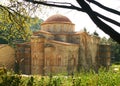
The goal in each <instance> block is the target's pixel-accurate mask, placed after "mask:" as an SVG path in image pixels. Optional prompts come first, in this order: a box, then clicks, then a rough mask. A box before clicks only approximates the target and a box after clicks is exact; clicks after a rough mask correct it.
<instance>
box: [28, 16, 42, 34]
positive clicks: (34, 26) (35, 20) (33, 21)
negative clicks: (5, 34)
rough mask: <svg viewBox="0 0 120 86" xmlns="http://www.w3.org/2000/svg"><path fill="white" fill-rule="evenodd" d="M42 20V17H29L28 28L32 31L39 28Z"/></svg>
mask: <svg viewBox="0 0 120 86" xmlns="http://www.w3.org/2000/svg"><path fill="white" fill-rule="evenodd" d="M42 22H43V20H42V19H39V18H37V17H35V18H32V19H31V25H30V30H31V31H32V32H35V31H38V30H40V29H41V27H40V24H41V23H42Z"/></svg>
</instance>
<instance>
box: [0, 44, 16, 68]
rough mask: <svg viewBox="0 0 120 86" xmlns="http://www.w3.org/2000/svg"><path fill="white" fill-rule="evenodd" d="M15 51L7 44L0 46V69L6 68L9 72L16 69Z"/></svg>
mask: <svg viewBox="0 0 120 86" xmlns="http://www.w3.org/2000/svg"><path fill="white" fill-rule="evenodd" d="M14 57H15V50H14V48H12V47H11V46H9V45H7V44H0V67H3V66H4V67H6V68H7V69H8V70H10V69H14V63H15V58H14Z"/></svg>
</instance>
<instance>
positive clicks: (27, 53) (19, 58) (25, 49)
mask: <svg viewBox="0 0 120 86" xmlns="http://www.w3.org/2000/svg"><path fill="white" fill-rule="evenodd" d="M15 51H16V55H15V60H16V61H15V63H16V64H15V67H16V68H15V71H16V72H22V73H23V74H31V47H30V43H19V44H18V43H17V44H16V48H15Z"/></svg>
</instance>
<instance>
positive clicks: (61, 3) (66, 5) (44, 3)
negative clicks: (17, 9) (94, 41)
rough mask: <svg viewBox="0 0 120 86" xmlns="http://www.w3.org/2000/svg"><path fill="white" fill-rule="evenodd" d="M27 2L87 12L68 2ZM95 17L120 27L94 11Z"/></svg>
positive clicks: (30, 0)
mask: <svg viewBox="0 0 120 86" xmlns="http://www.w3.org/2000/svg"><path fill="white" fill-rule="evenodd" d="M25 1H27V2H31V3H33V4H41V5H46V6H52V7H60V8H67V9H73V10H78V11H81V12H85V11H84V10H83V9H82V8H80V7H77V6H74V5H73V4H71V3H66V2H64V3H63V2H53V1H32V0H25ZM93 12H94V14H95V15H97V16H98V17H100V18H101V19H103V20H105V21H108V22H110V23H112V24H115V25H117V26H119V27H120V23H119V22H117V21H115V20H113V19H110V18H108V17H106V16H104V15H101V14H100V13H97V12H95V11H93Z"/></svg>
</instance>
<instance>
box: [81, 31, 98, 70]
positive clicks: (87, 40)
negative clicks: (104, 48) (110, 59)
mask: <svg viewBox="0 0 120 86" xmlns="http://www.w3.org/2000/svg"><path fill="white" fill-rule="evenodd" d="M79 46H80V50H79V61H80V64H79V65H80V66H81V67H83V68H84V69H87V70H89V69H91V68H93V69H96V67H97V63H96V58H97V56H98V49H99V38H98V37H91V36H89V35H88V34H87V33H85V32H83V33H81V34H80V44H79Z"/></svg>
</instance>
